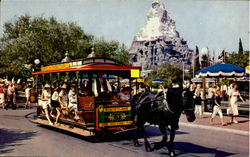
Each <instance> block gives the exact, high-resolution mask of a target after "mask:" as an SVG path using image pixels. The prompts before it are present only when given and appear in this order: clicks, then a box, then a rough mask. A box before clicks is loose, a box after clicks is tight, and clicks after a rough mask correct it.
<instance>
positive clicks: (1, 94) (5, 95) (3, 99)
mask: <svg viewBox="0 0 250 157" xmlns="http://www.w3.org/2000/svg"><path fill="white" fill-rule="evenodd" d="M16 87H17V82H15V81H13V82H10V81H2V82H0V106H1V107H2V108H4V109H6V110H7V109H8V108H12V109H13V110H15V109H16V96H17V90H16Z"/></svg>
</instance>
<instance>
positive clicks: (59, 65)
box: [41, 64, 70, 71]
mask: <svg viewBox="0 0 250 157" xmlns="http://www.w3.org/2000/svg"><path fill="white" fill-rule="evenodd" d="M69 66H70V65H69V64H57V65H50V66H46V67H41V70H42V71H47V70H56V69H64V68H69Z"/></svg>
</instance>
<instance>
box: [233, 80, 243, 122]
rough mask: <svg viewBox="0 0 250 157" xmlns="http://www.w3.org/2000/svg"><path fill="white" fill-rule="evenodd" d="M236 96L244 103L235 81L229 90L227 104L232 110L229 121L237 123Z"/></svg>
mask: <svg viewBox="0 0 250 157" xmlns="http://www.w3.org/2000/svg"><path fill="white" fill-rule="evenodd" d="M238 97H239V98H240V99H241V100H242V101H243V103H246V102H245V101H244V100H243V98H242V97H241V95H240V92H239V90H238V85H237V84H236V83H234V84H233V89H232V90H231V92H230V94H229V103H230V104H229V106H231V108H232V111H233V115H232V119H231V122H233V123H238V121H237V119H236V117H238V115H239V111H238Z"/></svg>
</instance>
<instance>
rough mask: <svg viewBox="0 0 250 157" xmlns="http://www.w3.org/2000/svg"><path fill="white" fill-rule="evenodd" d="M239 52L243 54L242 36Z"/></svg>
mask: <svg viewBox="0 0 250 157" xmlns="http://www.w3.org/2000/svg"><path fill="white" fill-rule="evenodd" d="M238 53H239V54H240V55H242V54H243V46H242V42H241V38H240V41H239V51H238Z"/></svg>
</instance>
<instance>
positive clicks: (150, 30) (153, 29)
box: [129, 0, 193, 70]
mask: <svg viewBox="0 0 250 157" xmlns="http://www.w3.org/2000/svg"><path fill="white" fill-rule="evenodd" d="M129 53H130V54H132V55H133V57H132V60H131V62H132V63H133V65H137V66H142V68H143V69H144V70H145V69H152V68H157V67H159V65H161V64H175V65H182V62H184V63H185V65H186V66H190V65H191V62H192V56H193V51H192V50H190V49H189V48H188V45H187V42H186V41H184V40H183V39H182V38H180V36H179V33H178V32H177V31H176V26H175V21H174V20H173V19H171V18H170V16H169V14H168V12H167V10H166V8H165V5H164V3H162V2H160V1H159V0H154V1H153V3H152V7H151V8H150V10H149V12H148V15H147V20H146V23H145V24H144V26H143V27H142V28H141V29H140V31H139V32H138V33H137V34H136V35H135V37H134V40H133V42H132V44H131V47H130V50H129Z"/></svg>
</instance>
